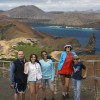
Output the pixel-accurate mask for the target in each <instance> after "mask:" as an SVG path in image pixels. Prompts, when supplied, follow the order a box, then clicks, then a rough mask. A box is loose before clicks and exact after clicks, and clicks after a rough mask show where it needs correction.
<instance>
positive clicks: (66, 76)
mask: <svg viewBox="0 0 100 100" xmlns="http://www.w3.org/2000/svg"><path fill="white" fill-rule="evenodd" d="M60 75H62V76H64V77H65V78H71V75H69V74H66V75H65V74H60Z"/></svg>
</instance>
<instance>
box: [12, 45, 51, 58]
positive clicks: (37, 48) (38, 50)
mask: <svg viewBox="0 0 100 100" xmlns="http://www.w3.org/2000/svg"><path fill="white" fill-rule="evenodd" d="M14 49H15V50H23V51H24V53H25V57H26V59H27V60H28V59H29V56H30V54H31V53H35V54H36V55H37V56H38V58H40V57H41V51H42V50H46V51H47V52H48V53H51V51H52V49H51V48H48V47H44V48H43V47H40V46H39V45H33V46H31V45H25V44H24V45H19V46H17V47H14Z"/></svg>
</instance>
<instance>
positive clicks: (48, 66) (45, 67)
mask: <svg viewBox="0 0 100 100" xmlns="http://www.w3.org/2000/svg"><path fill="white" fill-rule="evenodd" d="M39 62H40V64H41V70H42V78H43V79H51V80H54V67H53V62H52V60H51V59H48V61H47V62H46V61H44V60H43V59H42V60H40V61H39Z"/></svg>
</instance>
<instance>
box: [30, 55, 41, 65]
mask: <svg viewBox="0 0 100 100" xmlns="http://www.w3.org/2000/svg"><path fill="white" fill-rule="evenodd" d="M33 55H34V56H35V58H36V60H35V62H37V63H39V64H40V62H39V60H38V57H37V55H36V54H34V53H32V54H31V55H30V59H29V60H30V62H32V61H31V58H32V56H33Z"/></svg>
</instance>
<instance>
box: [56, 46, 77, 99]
mask: <svg viewBox="0 0 100 100" xmlns="http://www.w3.org/2000/svg"><path fill="white" fill-rule="evenodd" d="M73 56H77V55H76V53H75V52H73V51H72V46H71V45H65V46H64V52H62V54H61V57H60V61H59V63H58V72H57V73H58V74H59V75H60V79H61V86H62V99H63V100H65V99H66V98H69V86H70V78H71V75H72V63H73Z"/></svg>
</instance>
